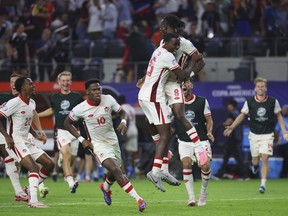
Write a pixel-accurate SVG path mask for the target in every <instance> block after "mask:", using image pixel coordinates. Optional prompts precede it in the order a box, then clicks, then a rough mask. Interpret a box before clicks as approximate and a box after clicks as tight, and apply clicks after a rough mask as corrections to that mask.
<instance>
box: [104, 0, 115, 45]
mask: <svg viewBox="0 0 288 216" xmlns="http://www.w3.org/2000/svg"><path fill="white" fill-rule="evenodd" d="M104 4H105V9H104V13H103V16H102V17H101V18H102V20H103V39H104V40H107V41H109V40H113V39H115V36H116V30H117V20H118V11H117V8H116V5H115V4H114V3H113V1H112V0H104Z"/></svg>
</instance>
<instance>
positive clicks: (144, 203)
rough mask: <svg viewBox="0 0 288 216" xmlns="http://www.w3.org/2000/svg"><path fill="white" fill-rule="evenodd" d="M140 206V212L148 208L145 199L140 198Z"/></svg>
mask: <svg viewBox="0 0 288 216" xmlns="http://www.w3.org/2000/svg"><path fill="white" fill-rule="evenodd" d="M138 208H139V211H140V212H143V211H144V210H145V209H146V208H147V203H146V202H145V201H144V200H143V199H139V200H138Z"/></svg>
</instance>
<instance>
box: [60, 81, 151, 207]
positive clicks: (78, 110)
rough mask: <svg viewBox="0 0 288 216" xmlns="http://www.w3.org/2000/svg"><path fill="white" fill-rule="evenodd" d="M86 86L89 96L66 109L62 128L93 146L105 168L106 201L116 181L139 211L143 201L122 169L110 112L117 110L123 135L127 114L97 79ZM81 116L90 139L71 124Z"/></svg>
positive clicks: (90, 146) (83, 142)
mask: <svg viewBox="0 0 288 216" xmlns="http://www.w3.org/2000/svg"><path fill="white" fill-rule="evenodd" d="M85 89H86V93H87V95H88V99H87V100H85V101H84V102H82V103H80V104H79V105H77V106H76V107H74V108H73V110H72V111H71V112H70V113H69V115H68V117H67V118H66V120H65V122H64V125H65V128H67V130H68V131H69V132H70V133H71V134H72V135H73V136H75V137H76V138H77V139H78V140H79V142H81V143H82V145H83V147H84V148H90V149H94V152H95V153H96V155H95V156H96V157H97V158H98V159H99V161H100V162H101V164H102V166H103V167H105V168H106V169H107V170H108V173H107V175H106V179H105V182H104V183H103V184H101V185H100V189H101V190H102V192H103V194H104V200H105V202H106V204H107V205H111V203H112V200H111V190H110V187H111V186H112V184H113V183H114V182H115V181H117V183H118V184H119V185H120V186H121V187H122V188H123V190H124V191H125V192H126V193H128V194H129V195H130V196H131V197H133V198H134V199H135V200H136V202H137V203H138V208H139V211H141V212H142V211H144V209H145V208H146V202H145V201H144V200H143V199H142V198H141V197H140V196H139V195H138V193H137V192H136V190H135V189H134V188H133V186H132V184H131V182H130V181H129V179H128V178H127V177H126V176H125V175H124V174H123V172H122V170H121V167H120V166H121V162H122V161H121V152H120V147H119V143H118V139H117V135H116V133H115V131H114V129H113V123H112V112H113V111H114V112H117V113H119V115H120V117H121V119H122V120H121V123H120V124H119V126H118V128H117V130H118V131H119V132H120V133H121V134H122V135H123V134H124V133H126V131H127V126H126V121H127V118H128V116H127V114H126V113H125V111H124V110H122V109H121V106H120V105H119V104H118V103H117V102H116V100H115V99H114V98H113V97H112V96H111V95H102V94H101V86H100V81H99V80H97V79H92V80H88V81H86V82H85ZM80 119H83V121H84V124H85V126H86V128H87V133H88V137H89V141H88V140H86V139H84V138H83V137H82V136H80V134H79V133H78V131H77V130H76V129H75V127H73V124H74V123H75V122H76V121H78V120H80Z"/></svg>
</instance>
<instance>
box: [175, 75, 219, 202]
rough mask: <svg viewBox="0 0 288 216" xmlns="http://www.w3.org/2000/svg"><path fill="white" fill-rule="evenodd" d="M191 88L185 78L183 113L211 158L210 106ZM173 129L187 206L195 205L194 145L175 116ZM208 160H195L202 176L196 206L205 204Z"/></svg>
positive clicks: (211, 124) (212, 138)
mask: <svg viewBox="0 0 288 216" xmlns="http://www.w3.org/2000/svg"><path fill="white" fill-rule="evenodd" d="M192 88H193V84H192V82H191V81H190V80H187V81H186V82H185V83H184V84H183V91H184V95H185V115H186V118H187V119H188V120H189V121H190V122H191V123H193V125H195V128H196V131H197V133H198V134H199V138H200V143H201V145H202V147H203V148H204V149H205V150H206V152H207V155H208V158H209V159H210V160H211V159H212V152H211V146H210V143H209V139H210V140H211V141H212V142H213V141H214V136H213V135H212V128H213V121H212V116H211V111H210V107H209V104H208V101H207V100H206V99H205V98H204V97H199V96H196V95H194V94H193V93H192ZM174 129H175V130H176V132H177V135H178V142H179V154H180V159H181V162H182V165H183V181H184V183H185V187H186V190H187V192H188V195H189V200H188V206H195V205H196V202H195V194H194V185H193V182H194V180H193V175H192V164H193V161H195V157H194V154H195V146H193V144H192V143H191V140H190V138H189V136H188V135H187V133H185V130H184V128H183V125H182V124H181V122H180V121H179V119H178V118H177V117H176V116H175V127H174ZM210 160H208V161H207V162H206V163H205V164H204V165H200V163H199V161H197V162H198V165H199V167H200V168H201V177H202V187H201V191H200V196H199V201H198V206H204V205H206V196H207V192H206V190H207V186H208V181H209V179H210V175H211V169H210Z"/></svg>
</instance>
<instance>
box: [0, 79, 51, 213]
mask: <svg viewBox="0 0 288 216" xmlns="http://www.w3.org/2000/svg"><path fill="white" fill-rule="evenodd" d="M15 89H16V90H17V91H18V92H19V96H18V97H16V98H14V99H11V100H9V101H8V102H7V103H6V104H5V105H4V106H3V107H2V108H1V109H0V117H1V118H3V117H5V118H8V117H10V125H9V127H10V128H8V130H7V131H11V137H10V135H9V134H8V133H7V132H6V130H5V129H4V127H3V125H2V124H0V132H1V133H2V134H3V136H4V137H5V140H6V143H7V145H8V147H9V148H10V149H13V150H14V152H15V154H16V155H17V157H18V158H19V160H20V164H21V165H23V166H24V167H25V168H26V169H28V171H29V172H30V173H29V177H28V181H29V193H30V199H29V203H28V207H30V208H47V207H48V206H47V205H44V204H43V203H40V202H38V198H37V189H38V184H39V182H42V181H44V180H45V178H46V177H47V175H48V174H49V172H50V171H51V170H52V169H53V167H54V163H53V161H52V160H51V159H50V157H49V156H48V155H47V154H45V153H44V151H43V150H41V149H39V148H37V147H36V146H35V145H34V144H33V143H31V142H30V140H29V139H28V134H29V131H30V132H31V133H32V135H33V136H34V137H35V138H37V139H38V140H41V141H43V142H46V139H47V137H46V136H43V135H42V134H39V135H38V134H36V133H35V131H34V130H32V128H31V123H32V120H33V116H34V113H35V108H36V104H35V101H34V100H33V99H31V96H32V95H33V94H34V92H35V86H34V84H33V82H32V80H31V79H29V78H27V77H20V78H18V79H17V80H16V82H15ZM12 138H13V139H12ZM14 141H15V143H14ZM34 160H35V161H36V162H37V163H40V164H41V165H42V167H41V168H40V169H39V167H38V165H37V164H36V163H35V161H34Z"/></svg>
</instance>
